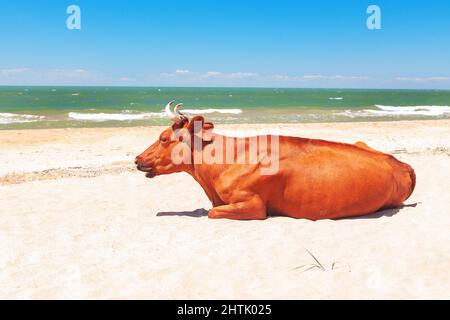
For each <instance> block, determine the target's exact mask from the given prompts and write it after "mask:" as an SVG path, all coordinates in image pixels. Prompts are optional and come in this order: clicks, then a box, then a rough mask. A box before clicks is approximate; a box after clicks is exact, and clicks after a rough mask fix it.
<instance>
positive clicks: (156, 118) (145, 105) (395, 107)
mask: <svg viewBox="0 0 450 320" xmlns="http://www.w3.org/2000/svg"><path fill="white" fill-rule="evenodd" d="M175 99H176V101H177V102H179V103H180V102H182V103H183V104H184V109H185V113H186V114H187V115H188V116H189V115H190V116H192V115H195V114H203V115H205V117H207V118H208V119H210V120H212V121H215V122H218V123H276V122H283V123H297V122H298V123H301V122H335V121H392V120H410V119H445V118H447V119H448V118H450V91H448V90H423V91H422V90H362V89H361V90H356V89H355V90H353V89H256V88H255V89H248V88H124V87H0V129H20V128H65V127H115V126H142V125H166V124H168V123H170V121H168V120H167V118H166V117H165V116H164V113H163V112H162V111H163V109H164V106H165V105H166V104H167V102H168V101H169V100H175Z"/></svg>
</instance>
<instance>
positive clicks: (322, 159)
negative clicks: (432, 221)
mask: <svg viewBox="0 0 450 320" xmlns="http://www.w3.org/2000/svg"><path fill="white" fill-rule="evenodd" d="M279 166H280V170H279V172H278V173H277V174H276V175H274V176H272V177H271V178H270V180H271V181H270V183H271V185H272V186H273V188H272V192H271V193H270V194H269V195H268V196H267V199H266V200H267V207H268V211H269V212H271V213H273V214H281V215H287V216H292V217H295V218H307V219H312V220H317V219H336V218H341V217H347V216H359V215H365V214H369V213H373V212H376V211H378V210H380V209H383V208H388V207H393V206H398V205H400V204H401V203H403V201H405V200H406V199H407V198H408V197H409V195H410V194H411V192H412V189H413V182H412V177H413V172H414V171H412V169H411V167H409V166H408V165H406V164H403V163H401V162H400V161H398V160H396V159H395V158H394V157H392V156H390V155H387V154H383V153H381V152H378V151H375V150H371V149H370V148H361V147H359V146H355V145H349V144H342V143H334V142H328V141H322V140H310V139H302V138H292V137H280V163H279ZM411 172H412V174H411ZM264 179H267V178H264ZM264 183H267V181H265V182H264Z"/></svg>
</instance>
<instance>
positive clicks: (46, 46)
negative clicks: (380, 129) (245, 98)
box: [0, 0, 450, 89]
mask: <svg viewBox="0 0 450 320" xmlns="http://www.w3.org/2000/svg"><path fill="white" fill-rule="evenodd" d="M72 4H75V5H78V6H79V7H80V8H81V24H82V25H81V30H69V29H67V27H66V20H67V18H68V16H69V15H68V14H67V13H66V9H67V7H68V6H69V5H72ZM371 4H376V5H378V6H379V7H380V8H381V14H382V16H381V22H382V29H381V30H369V29H368V28H367V27H366V20H367V18H368V16H369V15H368V14H367V13H366V10H367V7H368V6H369V5H371ZM0 30H1V31H0V46H1V47H0V85H57V84H61V85H127V86H138V85H149V86H245V87H339V88H344V87H354V88H437V89H439V88H444V89H450V1H448V0H429V1H425V0H423V1H414V0H410V1H406V0H396V1H392V0H386V1H385V0H383V1H379V0H373V1H365V0H345V1H344V0H342V1H331V0H329V1H326V0H316V1H299V0H296V1H287V0H285V1H280V0H273V1H264V0H258V1H257V0H247V1H245V0H240V1H235V0H227V1H219V0H191V1H181V0H179V1H178V0H177V1H175V0H172V1H168V0H164V1H163V0H161V1H159V0H158V1H140V0H128V1H106V0H73V1H65V0H58V1H55V0H39V1H32V0H14V1H1V2H0Z"/></svg>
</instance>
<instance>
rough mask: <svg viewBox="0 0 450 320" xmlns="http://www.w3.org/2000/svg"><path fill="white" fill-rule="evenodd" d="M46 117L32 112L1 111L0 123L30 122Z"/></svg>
mask: <svg viewBox="0 0 450 320" xmlns="http://www.w3.org/2000/svg"><path fill="white" fill-rule="evenodd" d="M43 119H45V117H44V116H35V115H32V114H17V113H0V124H12V123H29V122H36V121H40V120H43Z"/></svg>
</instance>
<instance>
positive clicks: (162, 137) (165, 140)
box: [159, 136, 169, 142]
mask: <svg viewBox="0 0 450 320" xmlns="http://www.w3.org/2000/svg"><path fill="white" fill-rule="evenodd" d="M159 140H160V141H161V142H167V141H169V138H167V137H166V136H161V137H160V138H159Z"/></svg>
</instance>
